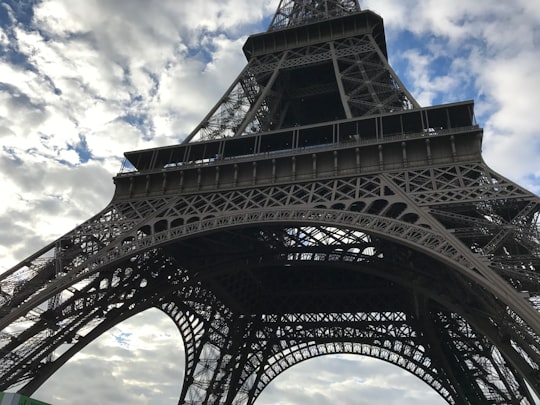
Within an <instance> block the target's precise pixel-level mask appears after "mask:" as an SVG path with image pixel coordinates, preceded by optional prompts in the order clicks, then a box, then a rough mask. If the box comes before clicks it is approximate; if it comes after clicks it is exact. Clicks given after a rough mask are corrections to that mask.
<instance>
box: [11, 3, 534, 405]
mask: <svg viewBox="0 0 540 405" xmlns="http://www.w3.org/2000/svg"><path fill="white" fill-rule="evenodd" d="M277 3H278V1H277V0H257V1H255V0H221V1H219V0H208V1H205V2H187V1H178V0H115V1H108V0H93V1H77V2H74V1H72V0H0V173H1V174H2V175H1V176H0V185H1V189H2V199H1V201H0V271H1V270H2V269H7V268H9V267H11V266H12V265H14V264H15V263H17V262H18V261H20V260H22V259H23V258H24V257H26V256H27V255H29V254H30V253H32V252H34V251H35V250H37V249H38V248H40V247H42V246H43V245H45V244H46V243H48V242H50V241H52V240H54V239H56V238H57V237H58V236H60V235H61V234H63V233H65V232H67V231H69V230H70V229H72V228H73V227H74V226H76V225H77V224H79V223H81V222H83V221H84V220H85V219H87V218H88V217H90V216H92V215H93V214H95V213H97V212H98V211H99V210H101V209H102V208H103V207H104V206H105V205H106V203H107V202H108V201H109V200H110V198H111V197H112V193H113V190H114V188H113V183H112V180H111V178H112V177H113V176H114V175H115V174H116V173H117V172H118V171H119V169H120V167H121V162H122V154H123V152H125V151H128V150H135V149H142V148H148V147H154V146H162V145H169V144H174V143H177V142H179V141H180V140H181V139H182V138H183V137H184V136H185V135H186V134H187V133H189V132H190V131H191V130H192V129H193V128H194V127H195V126H196V125H197V124H198V122H199V121H200V120H201V119H202V117H203V116H204V115H205V114H206V112H207V111H208V110H209V109H210V108H211V107H212V105H213V104H214V103H215V102H216V101H217V100H218V99H219V97H220V96H221V95H222V93H223V92H224V91H225V89H226V88H227V87H228V86H229V84H230V83H231V82H232V80H234V78H235V77H236V75H237V74H238V73H239V72H240V70H241V69H242V68H243V66H244V58H243V55H242V52H241V47H242V45H243V43H244V41H245V39H246V36H247V35H248V34H250V33H256V32H260V31H264V30H266V26H267V24H268V19H269V18H270V17H271V15H272V14H273V12H274V11H275V9H276V7H277ZM361 5H362V7H363V8H364V9H367V8H369V9H371V10H373V11H375V12H377V13H379V14H380V15H381V16H382V17H383V18H384V21H385V29H386V34H387V41H388V52H389V58H390V63H391V64H392V66H393V67H394V68H395V70H396V71H397V73H398V75H399V76H400V78H401V79H402V80H403V81H404V83H405V84H406V86H407V87H408V89H409V90H410V91H411V93H412V94H413V95H414V96H415V97H416V98H417V100H418V101H419V102H420V104H421V105H423V106H428V105H432V104H437V103H446V102H454V101H462V100H467V99H474V100H475V103H476V118H477V121H478V123H479V124H480V125H481V126H483V127H484V129H485V133H484V147H483V151H484V158H485V159H486V161H487V163H488V164H489V165H490V166H491V167H492V168H494V169H495V170H497V171H499V172H501V173H502V174H504V175H505V176H507V177H509V178H511V179H512V180H514V181H516V182H518V183H519V184H521V185H523V186H525V187H527V188H528V189H530V190H532V191H534V192H536V193H537V194H538V193H539V192H540V159H539V156H540V153H539V152H540V136H539V135H540V129H539V128H540V125H539V124H540V114H539V113H538V111H537V110H538V105H539V104H540V103H539V98H540V96H539V94H540V93H539V92H538V89H540V69H539V68H538V66H540V1H539V0H512V1H500V2H494V1H492V0H476V1H474V2H471V1H466V0H454V1H452V2H441V1H440V0H423V1H420V0H363V1H361ZM141 325H145V326H144V328H141ZM181 351H182V350H181V344H179V338H178V334H177V332H176V331H175V329H174V327H173V326H172V324H171V322H170V321H169V320H168V319H166V318H165V317H163V316H162V315H160V314H158V313H157V312H150V313H145V314H141V315H140V316H138V317H137V318H136V319H133V320H131V321H128V322H126V323H124V324H122V325H119V326H118V327H116V328H114V330H112V331H111V332H110V333H109V334H107V335H106V336H103V338H102V339H100V340H99V341H96V342H95V343H94V344H93V345H91V346H89V347H88V348H87V349H86V350H85V351H84V352H82V353H81V354H80V355H78V356H77V357H76V358H75V359H73V361H72V362H71V364H68V365H67V366H65V367H64V368H63V369H62V370H61V371H60V372H59V373H58V375H56V376H55V377H53V378H52V379H51V380H50V382H49V383H48V384H46V385H45V386H44V387H43V388H42V389H41V390H40V391H39V392H38V394H37V396H38V397H39V398H42V399H43V400H48V401H51V402H54V403H55V404H67V403H72V400H73V399H78V400H80V398H83V397H86V398H87V399H86V401H85V403H92V402H91V401H90V402H88V398H91V400H92V401H95V402H94V403H96V404H98V403H99V404H103V403H111V402H113V400H114V401H117V403H130V404H158V403H159V404H166V403H171V404H172V403H175V398H176V397H177V395H178V392H179V389H180V388H179V384H178V381H179V378H180V377H181V373H182V367H181V364H182V357H181V356H182V354H181ZM171 353H178V361H176V360H174V361H171ZM173 358H174V357H173ZM89 360H90V361H89ZM314 369H315V370H317V375H316V376H314V375H313V374H314V373H313V370H314ZM82 378H84V381H85V382H84V384H81V379H82ZM134 387H137V389H135V388H134ZM97 393H99V394H97ZM100 395H103V397H100ZM336 399H339V401H340V402H335V401H336ZM362 400H365V403H370V404H377V403H381V404H394V403H395V404H398V403H399V404H413V403H414V404H422V403H425V404H436V403H437V402H436V401H437V400H438V398H437V396H436V394H434V393H433V392H431V391H430V389H429V387H427V386H425V385H424V384H423V383H422V382H420V381H418V380H417V379H415V378H414V377H411V376H408V375H407V374H406V373H404V372H402V371H401V370H399V369H397V368H395V367H387V366H385V365H381V363H380V362H376V361H374V360H370V359H364V358H361V357H342V358H335V357H328V358H321V359H317V360H312V361H309V362H306V363H304V364H301V365H299V366H297V367H295V368H293V369H291V370H289V371H288V372H286V373H284V374H283V375H282V376H280V377H279V378H278V379H277V380H276V381H275V383H274V384H272V385H270V386H269V387H268V389H267V391H265V392H264V393H263V395H262V396H261V398H260V401H259V403H260V404H277V403H279V404H283V405H293V404H305V403H307V402H308V401H309V402H311V403H312V404H313V405H318V404H330V403H332V404H335V403H355V404H359V403H362V402H361V401H362ZM376 401H379V402H376ZM439 401H440V403H442V400H439Z"/></svg>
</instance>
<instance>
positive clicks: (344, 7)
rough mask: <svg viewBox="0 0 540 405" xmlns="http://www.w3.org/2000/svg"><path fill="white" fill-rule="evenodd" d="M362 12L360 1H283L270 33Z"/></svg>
mask: <svg viewBox="0 0 540 405" xmlns="http://www.w3.org/2000/svg"><path fill="white" fill-rule="evenodd" d="M356 11H360V4H359V3H358V0H315V1H312V0H301V1H298V0H296V1H295V0H281V1H280V3H279V6H278V9H277V11H276V13H275V15H274V18H273V19H272V22H271V23H270V26H269V28H268V30H269V31H273V30H279V29H283V28H288V27H293V26H296V25H303V24H306V23H310V22H315V21H320V20H323V19H328V18H332V17H339V16H341V15H347V14H349V13H352V12H356Z"/></svg>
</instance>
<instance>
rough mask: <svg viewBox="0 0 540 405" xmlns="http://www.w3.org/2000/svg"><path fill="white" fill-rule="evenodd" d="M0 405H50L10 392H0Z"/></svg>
mask: <svg viewBox="0 0 540 405" xmlns="http://www.w3.org/2000/svg"><path fill="white" fill-rule="evenodd" d="M0 405H50V404H48V403H46V402H43V401H38V400H37V399H32V398H28V397H25V396H24V395H21V394H16V393H12V392H0Z"/></svg>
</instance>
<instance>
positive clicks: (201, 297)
mask: <svg viewBox="0 0 540 405" xmlns="http://www.w3.org/2000/svg"><path fill="white" fill-rule="evenodd" d="M244 53H245V55H246V57H247V60H248V63H247V65H246V67H245V69H244V70H243V71H242V72H240V74H239V75H238V77H237V78H236V80H235V81H234V82H233V83H232V84H231V86H230V87H229V89H228V90H227V91H226V93H225V95H224V96H223V97H222V98H221V99H220V100H219V102H218V103H217V104H216V106H215V107H214V108H213V109H212V110H211V111H210V112H209V113H208V115H207V116H206V117H205V118H204V119H203V120H202V121H201V123H200V124H199V125H198V126H197V127H196V128H195V129H194V131H193V132H192V133H191V134H190V135H189V136H188V137H187V138H186V140H185V142H184V143H182V144H180V145H174V146H170V147H163V148H156V149H150V150H142V151H134V152H128V153H126V158H127V163H126V170H125V171H123V172H122V173H120V174H118V175H117V176H116V177H115V184H116V192H115V195H114V197H113V199H112V201H111V203H110V204H109V205H108V206H107V207H106V208H105V209H104V210H103V211H102V212H100V213H99V214H97V215H96V216H94V217H93V218H91V219H90V220H88V221H87V222H85V223H84V224H82V225H81V226H79V227H77V228H75V229H74V230H73V231H71V232H69V233H68V234H66V235H64V236H63V237H61V238H60V239H58V240H57V241H55V242H54V243H52V244H51V245H49V246H46V247H44V248H43V249H41V250H40V251H38V252H36V253H35V254H34V255H32V256H30V257H29V258H27V259H26V260H24V261H23V262H21V263H20V264H19V265H17V266H15V267H14V268H12V269H11V270H9V271H7V272H6V273H4V274H2V275H0V288H1V289H0V329H1V330H2V331H1V332H0V333H1V334H0V376H1V377H0V389H7V388H9V387H12V386H16V385H19V386H20V385H21V384H23V388H22V389H21V390H20V391H21V392H22V393H24V394H27V395H29V394H32V393H33V392H34V391H35V390H36V389H37V388H38V387H39V386H40V385H41V384H42V383H43V382H44V381H45V380H46V379H47V378H48V377H49V376H50V375H51V374H52V373H54V372H55V371H56V370H57V369H58V368H59V367H61V366H62V365H63V364H64V363H65V362H66V361H67V360H69V359H70V358H71V357H72V356H73V355H74V354H75V353H77V352H78V351H80V350H81V349H82V348H83V347H85V346H86V345H87V344H89V343H90V342H91V341H93V340H94V339H96V338H97V337H99V336H100V335H101V334H102V333H104V332H105V331H107V330H108V329H110V328H111V327H112V326H114V325H116V324H118V323H119V322H122V321H123V320H125V319H127V318H129V317H131V316H132V315H134V314H136V313H139V312H141V311H144V310H146V309H148V308H152V307H155V308H160V309H161V310H162V311H164V312H165V313H166V314H168V315H169V316H170V317H171V318H172V319H173V320H174V321H175V323H176V325H177V326H178V328H179V330H180V332H181V334H182V337H183V339H184V346H185V350H186V365H185V378H184V381H183V385H182V392H181V397H180V400H179V403H181V404H252V403H254V402H255V400H256V399H257V397H258V396H259V394H260V393H261V391H262V390H263V389H264V388H265V387H266V386H267V385H268V384H269V383H270V382H271V381H272V380H273V379H274V378H275V377H276V376H277V375H279V374H280V373H282V372H283V371H285V370H286V369H288V368H289V367H292V366H294V365H295V364H297V363H298V362H300V361H303V360H306V359H310V358H313V357H316V356H322V355H326V354H333V353H353V354H354V353H356V354H361V355H366V356H371V357H375V358H378V359H382V360H385V361H387V362H390V363H392V364H395V365H398V366H400V367H402V368H403V369H405V370H408V371H409V372H411V373H412V374H414V375H416V376H417V377H419V378H421V379H422V380H423V381H425V382H426V383H427V384H429V385H430V386H431V387H432V388H433V389H434V390H436V391H437V392H438V393H439V394H440V395H441V396H442V397H443V398H444V399H446V400H447V401H448V402H449V403H451V404H501V403H505V404H506V403H508V404H532V403H533V399H532V397H531V394H530V390H529V387H531V388H532V389H533V390H534V391H535V392H536V393H538V392H539V391H540V377H539V374H538V369H539V366H540V315H539V313H538V309H539V305H540V304H539V300H538V299H539V297H540V283H539V281H540V274H539V271H540V269H539V263H540V238H539V228H538V219H539V212H540V205H539V199H538V198H537V197H536V196H535V195H533V194H532V193H530V192H529V191H527V190H524V189H523V188H521V187H519V186H518V185H516V184H514V183H513V182H511V181H509V180H508V179H506V178H504V177H502V176H501V175H499V174H497V173H495V172H494V171H493V170H491V169H490V168H489V167H488V166H487V165H486V164H485V163H484V161H483V160H482V157H481V141H482V129H481V128H480V127H479V126H478V125H477V124H476V123H475V120H474V111H473V102H471V101H464V102H459V103H454V104H447V105H439V106H432V107H425V108H421V107H420V106H419V105H418V103H417V102H416V101H415V100H414V98H413V97H412V95H411V94H410V93H409V92H408V91H407V89H406V88H405V87H404V85H403V84H402V82H401V81H400V80H399V78H398V77H397V75H396V74H395V72H394V71H393V70H392V68H391V67H390V65H389V64H388V61H387V50H386V43H385V36H384V27H383V22H382V19H381V17H379V16H378V15H376V14H375V13H373V12H370V11H362V10H361V9H360V7H359V5H358V2H357V1H356V0H353V1H337V0H335V1H330V0H328V1H308V0H297V1H286V0H282V1H281V3H280V5H279V7H278V10H277V12H276V14H275V16H274V18H273V19H272V22H271V24H270V27H269V29H268V31H267V32H265V33H262V34H257V35H253V36H251V37H249V39H248V40H247V42H246V44H245V45H244ZM59 348H62V350H61V353H62V354H60V355H55V351H56V350H57V349H59ZM180 383H181V382H179V384H180Z"/></svg>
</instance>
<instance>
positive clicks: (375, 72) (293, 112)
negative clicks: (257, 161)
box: [184, 1, 419, 143]
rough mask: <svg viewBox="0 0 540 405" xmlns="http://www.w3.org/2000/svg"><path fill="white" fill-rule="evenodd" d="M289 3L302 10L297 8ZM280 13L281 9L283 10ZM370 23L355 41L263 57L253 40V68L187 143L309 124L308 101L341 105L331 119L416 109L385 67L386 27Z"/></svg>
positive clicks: (336, 40) (294, 47)
mask: <svg viewBox="0 0 540 405" xmlns="http://www.w3.org/2000/svg"><path fill="white" fill-rule="evenodd" d="M288 3H291V5H292V4H293V3H294V4H295V6H294V7H300V5H299V2H295V1H291V2H288ZM300 3H301V7H307V8H310V7H312V6H310V5H309V4H308V3H310V4H311V3H318V4H317V7H322V9H336V8H335V7H337V9H340V10H342V11H343V13H349V9H351V10H355V9H356V7H357V2H356V1H349V2H336V1H324V2H300ZM319 3H320V4H319ZM330 3H332V4H335V5H334V6H330ZM337 3H340V5H336V4H337ZM341 3H347V4H341ZM349 3H350V4H349ZM283 9H286V6H285V5H284V4H282V5H281V6H280V10H283ZM278 14H279V12H278ZM278 14H276V16H278ZM302 15H303V14H302V13H301V14H300V16H299V17H298V18H301V16H302ZM321 18H323V17H322V16H321ZM370 24H373V26H372V27H371V28H370V30H368V31H366V30H365V29H362V30H360V29H359V30H358V33H357V35H356V36H348V37H346V38H342V37H340V36H334V37H332V36H330V37H328V38H326V39H324V40H320V41H313V42H309V43H306V44H302V45H301V46H300V45H298V44H291V45H288V46H287V47H285V48H284V47H278V46H276V47H275V49H272V50H270V51H268V50H265V52H260V51H258V47H257V44H256V43H254V44H250V42H249V40H248V43H247V44H246V46H245V48H244V51H245V52H246V54H247V55H248V59H249V62H248V65H247V66H246V67H245V68H244V70H243V71H242V72H241V73H240V74H239V75H238V77H237V78H236V79H235V80H234V82H233V84H232V85H231V86H230V87H229V89H228V90H227V91H226V92H225V94H224V95H223V97H222V98H221V99H220V100H219V102H218V103H217V104H216V105H215V106H214V108H212V109H211V110H210V112H209V113H208V115H207V116H206V117H205V118H204V119H203V120H202V122H201V123H200V124H199V125H198V126H197V127H196V128H195V130H194V131H193V132H192V133H191V134H190V135H189V136H188V137H187V138H186V139H185V141H184V143H188V142H192V141H202V140H210V139H219V138H226V137H235V136H242V135H246V134H252V133H259V132H263V131H268V130H275V129H281V128H287V127H294V126H298V125H302V124H306V123H310V122H312V120H313V118H314V117H313V111H312V109H313V108H314V105H312V104H310V100H313V103H315V102H316V103H318V104H320V101H321V100H326V101H327V102H328V101H330V100H332V102H334V101H335V102H336V103H337V104H338V106H336V107H334V109H333V110H332V111H330V112H326V114H329V115H328V116H327V117H325V118H328V120H333V119H337V118H352V117H361V116H368V115H372V114H382V113H385V112H393V111H401V110H407V109H411V108H415V107H419V105H418V103H417V102H416V100H415V99H414V97H413V96H412V95H411V94H410V93H409V92H408V90H407V89H406V88H405V86H404V85H403V83H402V82H401V80H400V79H399V77H398V76H397V75H396V74H395V72H394V71H393V69H392V68H391V66H390V65H389V63H388V61H387V57H386V44H385V43H384V39H382V42H381V39H380V38H379V37H377V35H380V33H378V31H377V29H378V28H379V26H381V25H382V21H374V22H372V23H370ZM320 35H323V34H320ZM254 42H255V40H254ZM250 45H251V46H250ZM381 47H383V49H381ZM306 78H307V80H306ZM299 80H303V81H305V84H300V83H299ZM304 108H308V109H309V111H303V109H304Z"/></svg>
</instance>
